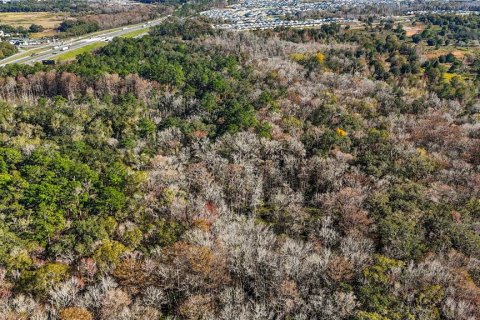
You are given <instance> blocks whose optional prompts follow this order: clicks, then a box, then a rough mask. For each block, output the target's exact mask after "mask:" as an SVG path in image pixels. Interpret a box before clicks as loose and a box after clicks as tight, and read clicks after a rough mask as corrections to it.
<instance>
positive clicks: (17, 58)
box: [0, 17, 167, 67]
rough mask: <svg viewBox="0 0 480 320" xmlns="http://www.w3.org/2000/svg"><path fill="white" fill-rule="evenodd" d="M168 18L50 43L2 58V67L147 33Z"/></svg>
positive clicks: (47, 58) (40, 59)
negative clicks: (139, 32) (139, 33)
mask: <svg viewBox="0 0 480 320" xmlns="http://www.w3.org/2000/svg"><path fill="white" fill-rule="evenodd" d="M166 18H167V17H163V18H160V19H156V20H152V21H148V22H145V23H142V24H136V25H130V26H125V27H122V28H116V29H113V30H104V31H100V32H96V33H94V34H92V35H85V36H82V37H81V38H77V39H70V40H67V41H65V42H63V44H49V45H46V46H44V47H39V48H35V49H30V50H27V51H23V52H20V53H17V54H15V55H13V56H10V57H8V58H6V59H3V60H0V67H3V66H6V65H7V64H12V63H23V64H35V63H36V62H41V61H42V60H52V59H55V57H56V56H59V55H62V54H64V53H66V52H69V51H73V50H76V49H79V48H82V47H85V46H88V45H90V44H92V43H95V42H101V41H109V40H111V39H113V38H115V37H120V36H123V35H125V34H128V33H131V32H134V31H137V30H142V29H145V33H146V32H147V28H148V27H152V26H155V25H158V24H160V23H162V22H163V21H164V20H165V19H166ZM57 46H58V47H57ZM42 48H44V50H42V51H40V52H38V50H40V49H42ZM55 48H56V49H55ZM60 48H62V49H60ZM34 50H35V51H34ZM29 51H32V52H35V53H32V54H28V55H26V54H27V53H28V52H29Z"/></svg>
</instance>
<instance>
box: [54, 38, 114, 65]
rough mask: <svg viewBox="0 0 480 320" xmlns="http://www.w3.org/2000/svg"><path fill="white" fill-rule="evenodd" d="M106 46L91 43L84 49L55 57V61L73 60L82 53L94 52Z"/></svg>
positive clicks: (101, 43)
mask: <svg viewBox="0 0 480 320" xmlns="http://www.w3.org/2000/svg"><path fill="white" fill-rule="evenodd" d="M106 45H107V43H106V42H94V43H91V44H89V45H86V46H84V47H81V48H78V49H75V50H72V51H69V52H66V53H63V54H61V55H58V56H56V57H55V60H57V61H59V62H61V61H69V60H73V59H75V57H76V56H78V55H80V54H82V53H85V52H92V51H94V50H96V49H99V48H101V47H104V46H106Z"/></svg>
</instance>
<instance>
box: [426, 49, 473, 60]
mask: <svg viewBox="0 0 480 320" xmlns="http://www.w3.org/2000/svg"><path fill="white" fill-rule="evenodd" d="M473 51H474V50H472V49H470V48H456V47H442V48H440V49H436V50H435V49H434V50H427V51H426V52H425V56H426V57H427V58H428V59H433V58H438V57H440V56H443V55H447V54H449V53H452V54H453V55H454V56H455V57H457V58H458V59H463V58H464V57H465V55H466V54H468V53H473Z"/></svg>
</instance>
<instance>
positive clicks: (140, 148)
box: [0, 18, 480, 320]
mask: <svg viewBox="0 0 480 320" xmlns="http://www.w3.org/2000/svg"><path fill="white" fill-rule="evenodd" d="M432 23H433V22H432ZM451 30H452V32H455V30H456V29H451ZM424 49H425V48H424V47H423V46H421V45H420V44H416V43H415V42H414V41H413V39H412V37H411V36H407V33H406V32H405V31H404V30H403V28H402V26H395V25H393V26H392V25H390V24H385V23H384V24H380V25H377V26H375V27H366V28H363V29H351V28H349V27H343V26H340V25H336V24H332V25H325V26H323V27H321V28H316V29H305V30H300V29H276V30H264V31H256V32H243V33H240V32H227V31H219V30H213V29H212V28H211V27H210V25H209V24H208V23H207V22H205V21H203V20H201V19H177V18H176V19H170V20H169V21H167V22H165V23H164V24H162V25H160V26H158V27H156V28H154V29H153V31H152V32H151V34H150V35H149V36H145V37H142V38H138V39H114V41H112V42H111V43H109V44H108V45H107V46H105V47H103V48H101V49H99V50H98V51H96V52H94V53H92V54H90V53H86V54H82V55H81V56H79V57H78V58H77V60H76V61H75V62H73V63H68V64H63V65H58V66H42V65H40V64H37V65H35V66H19V65H9V66H7V67H4V68H2V69H0V100H1V102H0V186H1V188H0V319H2V320H3V319H9V320H10V319H12V320H13V319H61V320H80V319H82V320H85V319H87V320H89V319H90V320H91V319H102V320H107V319H108V320H112V319H118V320H120V319H122V320H123V319H138V320H140V319H141V320H143V319H159V320H160V319H162V320H163V319H225V320H227V319H228V320H230V319H239V320H251V319H285V320H287V319H298V320H300V319H329V320H330V319H349V320H403V319H428V320H430V319H451V320H475V319H479V318H480V102H479V100H478V97H479V88H480V86H479V82H480V55H479V54H478V53H475V51H472V52H471V53H469V54H466V55H464V56H462V57H458V56H455V55H453V54H451V53H443V54H440V55H435V56H428V55H426V54H425V52H424Z"/></svg>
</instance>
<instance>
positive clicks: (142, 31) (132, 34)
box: [121, 28, 150, 38]
mask: <svg viewBox="0 0 480 320" xmlns="http://www.w3.org/2000/svg"><path fill="white" fill-rule="evenodd" d="M149 30H150V28H143V29H140V30H135V31H132V32H129V33H126V34H124V35H123V36H121V37H122V38H135V37H138V36H140V35H143V34H147V33H148V31H149Z"/></svg>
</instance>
